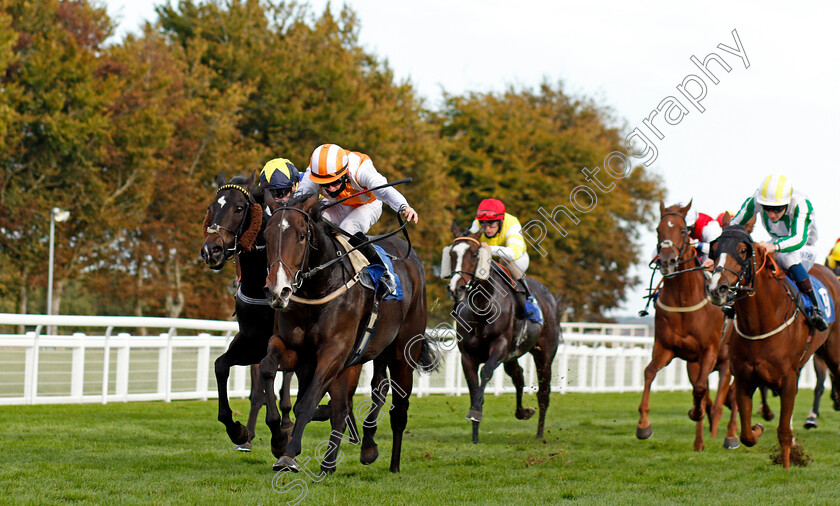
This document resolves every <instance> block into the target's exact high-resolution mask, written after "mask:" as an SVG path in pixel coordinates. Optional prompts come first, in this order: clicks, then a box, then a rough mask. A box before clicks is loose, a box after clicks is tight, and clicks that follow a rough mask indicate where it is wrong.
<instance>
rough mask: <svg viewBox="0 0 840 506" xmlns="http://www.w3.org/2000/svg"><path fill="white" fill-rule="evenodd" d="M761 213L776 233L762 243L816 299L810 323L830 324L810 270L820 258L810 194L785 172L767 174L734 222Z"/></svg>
mask: <svg viewBox="0 0 840 506" xmlns="http://www.w3.org/2000/svg"><path fill="white" fill-rule="evenodd" d="M756 214H760V215H761V221H762V222H763V223H764V228H765V229H766V230H767V232H768V233H769V234H770V236H771V237H772V240H771V241H770V242H769V243H768V242H763V241H762V242H759V243H758V246H759V247H761V248H763V249H764V250H765V251H766V252H768V253H775V258H776V261H777V262H778V263H779V264H780V265H781V266H782V267H783V268H784V269H785V270H787V271H788V272H789V273H790V276H791V277H792V278H793V280H794V281H795V282H796V286H797V287H798V288H799V290H800V291H801V292H802V293H803V294H805V295H807V296H808V298H809V299H811V302H812V310H811V314H810V315H809V320H810V323H811V324H812V325H813V326H814V327H816V328H817V329H818V330H825V329H826V328H828V324H827V323H826V321H825V318H824V317H823V314H822V312H821V311H820V310H819V306H818V305H817V297H816V295H815V294H814V287H813V286H812V285H811V278H809V277H808V271H809V270H810V269H811V267H813V266H814V263H815V262H816V259H817V248H816V243H817V225H816V222H815V220H814V207H813V206H812V205H811V202H810V201H809V200H808V197H807V196H805V195H804V194H803V193H800V192H798V191H793V187H792V185H791V183H790V180H789V179H788V178H786V177H785V176H782V175H770V176H767V177H766V178H764V180H763V181H762V183H761V186H759V188H758V189H757V190H756V192H755V194H754V195H753V196H752V197H750V198H748V199H747V200H746V201H745V202H744V204H743V205H742V206H741V210H740V211H738V214H736V215H735V217H734V218H732V221H731V222H730V224H732V225H744V224H745V223H747V222H748V221H749V220H750V219H751V218H752V217H753V216H754V215H756Z"/></svg>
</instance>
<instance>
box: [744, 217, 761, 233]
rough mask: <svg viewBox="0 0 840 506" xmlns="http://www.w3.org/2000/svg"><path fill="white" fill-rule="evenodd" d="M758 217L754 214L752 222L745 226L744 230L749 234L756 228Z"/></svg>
mask: <svg viewBox="0 0 840 506" xmlns="http://www.w3.org/2000/svg"><path fill="white" fill-rule="evenodd" d="M756 216H758V215H757V214H754V215H753V217H752V218H750V221H748V222H746V223H745V224H744V230H746V231H747V233H748V234H752V231H753V228H755V217H756Z"/></svg>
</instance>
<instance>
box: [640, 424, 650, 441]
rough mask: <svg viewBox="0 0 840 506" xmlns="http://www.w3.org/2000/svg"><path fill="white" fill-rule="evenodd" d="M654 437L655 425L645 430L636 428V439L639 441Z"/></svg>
mask: <svg viewBox="0 0 840 506" xmlns="http://www.w3.org/2000/svg"><path fill="white" fill-rule="evenodd" d="M652 435H653V425H648V426H647V427H645V428H641V427H636V438H637V439H650V437H651V436H652Z"/></svg>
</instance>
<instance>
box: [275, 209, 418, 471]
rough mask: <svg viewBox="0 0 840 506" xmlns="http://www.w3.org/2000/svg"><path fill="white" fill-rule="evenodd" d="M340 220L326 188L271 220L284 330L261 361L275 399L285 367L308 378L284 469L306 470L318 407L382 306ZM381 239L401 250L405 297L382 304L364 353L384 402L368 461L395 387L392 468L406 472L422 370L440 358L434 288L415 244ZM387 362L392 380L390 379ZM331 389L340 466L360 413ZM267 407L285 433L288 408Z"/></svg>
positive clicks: (332, 453)
mask: <svg viewBox="0 0 840 506" xmlns="http://www.w3.org/2000/svg"><path fill="white" fill-rule="evenodd" d="M333 227H334V225H332V226H331V225H330V224H329V223H327V222H326V221H324V220H322V217H321V212H320V207H319V206H318V197H317V195H300V196H296V197H293V198H292V199H291V200H290V201H289V202H288V203H287V204H286V205H285V206H283V207H280V208H278V209H277V210H276V211H275V212H274V215H273V216H272V217H271V219H270V220H269V222H268V224H267V226H266V231H265V236H266V244H267V254H268V262H269V272H268V277H267V279H266V287H267V293H268V294H269V295H270V297H271V298H272V305H273V306H274V307H275V308H277V309H278V310H279V313H278V314H279V321H278V325H277V330H278V333H277V334H275V335H273V336H272V337H271V339H270V341H269V346H268V354H267V355H266V357H265V358H264V359H263V360H262V362H260V372H261V374H262V376H263V382H264V384H265V389H266V396H267V397H268V399H269V401H271V400H272V398H273V388H272V385H273V383H274V376H275V373H276V371H277V369H278V367H279V368H280V369H282V370H290V369H294V370H295V371H296V373H297V375H298V379H299V381H300V390H299V392H300V393H299V395H298V401H297V403H296V404H295V407H294V411H295V425H294V429H293V431H292V435H291V441H290V442H289V444H288V445H287V446H286V447H285V449H284V451H283V453H282V455H280V456H279V458H278V460H277V462H276V463H275V464H274V469H275V470H283V469H289V470H291V471H295V472H297V471H298V470H299V466H298V463H297V461H296V459H295V457H296V456H297V455H298V454H299V453H300V451H301V438H302V437H303V431H304V429H305V427H306V425H307V423H309V421H310V420H311V418H312V411H313V409H314V408H315V406H316V405H317V403H318V401H319V400H320V399H321V398H322V397H323V396H324V393H325V392H326V391H327V389H328V388H329V387H330V385H331V384H332V383H333V382H334V381H336V379H337V378H341V375H342V374H344V371H346V370H347V369H345V367H346V364H347V363H348V360H350V358H351V356H353V354H354V351H355V350H356V349H357V343H359V342H360V339H362V338H363V337H366V336H365V331H366V326H367V324H368V322H369V320H368V317H369V315H370V314H371V310H372V309H373V305H374V292H373V291H372V290H368V289H366V288H364V287H363V286H361V285H360V284H358V283H356V280H357V277H356V276H355V275H354V272H353V270H352V268H351V266H350V265H349V261H348V260H346V258H347V257H346V255H344V251H343V248H342V247H341V246H340V245H339V244H338V242H337V241H336V239H335V237H334V234H335V232H334V229H333ZM378 244H379V245H381V246H382V247H383V248H384V249H385V251H387V252H388V253H389V254H390V255H392V256H393V257H394V259H393V266H394V270H395V271H396V273H397V275H398V276H399V277H400V280H401V282H402V290H403V294H404V296H403V300H401V301H398V300H382V301H381V302H379V313H378V314H379V320H378V322H377V325H376V330H375V332H373V333H372V335H370V336H369V341H368V344H367V346H366V347H365V348H363V350H362V351H361V356H360V359H359V363H364V362H367V361H370V360H373V362H374V374H373V379H372V382H371V387H372V395H373V398H374V403H375V407H374V409H373V410H371V411H370V412H369V413H368V414H367V416H366V420H365V422H364V438H363V440H362V457H361V461H362V463H363V464H370V463H372V462H373V461H374V460H376V458H377V456H378V454H379V452H378V449H377V446H376V443H375V441H374V434H375V432H376V423H377V418H378V415H379V410H380V408H381V406H382V404H383V403H384V398H385V394H386V393H387V392H388V390H389V389H391V390H392V391H393V393H392V401H393V407H392V408H391V409H390V416H391V429H392V433H393V448H392V452H391V466H390V470H391V472H399V470H400V452H401V446H402V436H403V432H404V430H405V426H406V422H407V419H408V403H409V396H410V394H411V390H412V384H413V379H414V378H413V371H414V368H421V369H423V368H425V367H430V366H432V365H433V362H434V360H435V357H434V355H433V354H432V352H431V347H430V344H429V343H428V342H427V341H426V336H425V330H426V318H427V312H426V286H425V274H424V270H423V263H422V261H421V260H420V258H419V257H418V256H417V254H416V252H414V251H413V250H412V251H411V252H410V253H409V254H408V257H407V258H405V259H403V258H400V257H402V256H403V255H406V251H407V250H408V244H407V243H406V242H405V241H402V240H400V239H396V238H388V239H385V240H382V241H380V242H378ZM334 260H337V261H335V262H333V261H334ZM359 349H361V348H359ZM386 369H387V370H388V372H390V380H388V379H386ZM339 394H340V392H339ZM330 395H331V398H332V403H333V405H332V419H331V422H332V425H333V431H332V433H331V436H330V446H329V449H328V451H327V452H326V455H325V457H324V460H323V462H322V463H321V470H322V472H325V473H331V472H334V471H335V468H336V465H337V463H338V460H339V453H338V449H339V444H340V442H341V439H342V437H343V434H344V429H345V426H346V424H347V422H348V421H352V419H353V415H352V413H351V411H350V409H349V406H348V404H347V403H346V402H344V399H343V398H341V397H340V395H334V394H333V392H332V391H331V392H330ZM267 408H268V409H267V414H266V423H267V424H268V426H269V427H270V428H271V430H272V434H275V433H276V431H277V430H278V429H279V427H278V425H279V424H278V422H279V413H278V412H277V410H276V409H275V408H274V405H273V403H272V402H269V403H268V404H267ZM352 432H353V429H352V424H351V442H355V435H354V434H353V433H352ZM273 441H274V437H272V450H276V449H275V448H274V444H273Z"/></svg>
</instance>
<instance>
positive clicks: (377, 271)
mask: <svg viewBox="0 0 840 506" xmlns="http://www.w3.org/2000/svg"><path fill="white" fill-rule="evenodd" d="M373 247H374V248H376V252H377V253H379V258H381V259H382V263H384V264H385V265H386V266H388V270H389V271H391V275H392V276H394V283H395V284H396V285H397V291H396V293H392V294H390V295H388V296H387V297H385V300H403V289H402V282H401V281H400V277H399V276H397V273H396V272H395V271H394V264H393V263H392V262H391V257H390V256H389V255H388V254H387V253H385V250H384V249H382V248H381V247H379V246H377V245H376V244H374V245H373ZM365 269H366V270H367V272H368V275H370V280H371V283H372V284H373V289H374V291H376V290H378V289H379V283H380V280H381V279H382V276H383V275H384V274H385V267H383V266H381V265H378V264H377V265H368V266H367V267H365Z"/></svg>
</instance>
